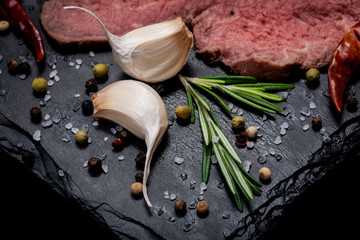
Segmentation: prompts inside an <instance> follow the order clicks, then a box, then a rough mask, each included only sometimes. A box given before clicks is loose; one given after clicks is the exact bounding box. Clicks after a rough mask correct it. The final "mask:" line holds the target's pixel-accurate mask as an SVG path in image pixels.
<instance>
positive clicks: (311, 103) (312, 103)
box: [309, 101, 316, 109]
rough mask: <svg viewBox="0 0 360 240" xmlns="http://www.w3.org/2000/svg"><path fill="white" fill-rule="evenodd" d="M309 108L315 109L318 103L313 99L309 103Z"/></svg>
mask: <svg viewBox="0 0 360 240" xmlns="http://www.w3.org/2000/svg"><path fill="white" fill-rule="evenodd" d="M309 108H310V109H315V108H316V104H315V103H314V102H313V101H311V102H310V103H309Z"/></svg>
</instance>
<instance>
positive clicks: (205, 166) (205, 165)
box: [201, 143, 211, 183]
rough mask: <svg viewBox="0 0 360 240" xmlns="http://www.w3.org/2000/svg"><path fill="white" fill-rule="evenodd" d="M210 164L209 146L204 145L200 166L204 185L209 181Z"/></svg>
mask: <svg viewBox="0 0 360 240" xmlns="http://www.w3.org/2000/svg"><path fill="white" fill-rule="evenodd" d="M210 163H211V145H210V144H209V145H206V144H205V143H204V147H203V154H202V165H201V178H202V181H203V182H204V183H207V182H208V181H209V174H210V165H211V164H210Z"/></svg>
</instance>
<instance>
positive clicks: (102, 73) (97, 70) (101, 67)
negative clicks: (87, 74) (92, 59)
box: [93, 63, 109, 79]
mask: <svg viewBox="0 0 360 240" xmlns="http://www.w3.org/2000/svg"><path fill="white" fill-rule="evenodd" d="M108 72H109V70H108V67H107V66H106V65H105V64H103V63H99V64H96V65H95V66H94V67H93V73H94V77H95V78H98V79H102V78H105V77H106V76H107V75H108Z"/></svg>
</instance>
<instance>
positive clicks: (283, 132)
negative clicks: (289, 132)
mask: <svg viewBox="0 0 360 240" xmlns="http://www.w3.org/2000/svg"><path fill="white" fill-rule="evenodd" d="M285 134H286V129H285V128H280V135H281V136H284V135H285Z"/></svg>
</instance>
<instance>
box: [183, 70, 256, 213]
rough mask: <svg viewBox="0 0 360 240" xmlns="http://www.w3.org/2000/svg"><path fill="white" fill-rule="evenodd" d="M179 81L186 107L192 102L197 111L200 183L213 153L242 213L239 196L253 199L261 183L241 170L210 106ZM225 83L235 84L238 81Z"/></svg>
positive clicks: (206, 171)
mask: <svg viewBox="0 0 360 240" xmlns="http://www.w3.org/2000/svg"><path fill="white" fill-rule="evenodd" d="M179 78H180V80H181V82H182V84H183V85H184V87H185V89H186V94H187V98H188V103H189V105H190V104H193V103H195V105H196V107H197V109H198V114H199V122H200V127H201V132H202V135H203V139H204V149H203V158H202V168H201V173H202V181H203V182H205V183H207V182H208V179H209V172H210V161H211V160H210V157H211V154H212V152H214V155H215V157H216V159H217V161H218V163H219V167H220V170H221V172H222V174H223V176H224V178H225V181H226V183H227V185H228V187H229V189H230V191H231V193H232V194H233V197H234V200H235V203H236V206H237V208H238V210H239V211H240V212H242V211H243V204H242V200H241V195H242V196H245V198H246V199H248V200H251V199H253V198H254V195H259V194H261V191H260V189H258V187H261V183H259V182H258V181H257V180H255V178H253V177H252V176H251V175H250V174H249V173H247V172H246V171H245V170H244V169H243V168H242V166H241V163H242V160H241V158H240V156H239V155H238V154H237V152H236V151H235V149H234V147H233V146H232V144H231V143H230V141H229V140H228V138H227V137H226V136H225V134H224V133H223V132H222V130H221V128H220V126H219V123H218V122H217V120H216V118H215V116H214V115H213V113H212V112H211V110H210V107H209V104H207V103H206V101H205V100H204V99H203V98H202V97H201V96H200V95H199V93H197V92H196V90H195V89H194V88H192V87H191V85H190V83H189V82H188V81H187V79H185V78H184V77H183V76H181V75H179ZM211 80H213V79H211ZM227 80H231V81H237V80H238V79H227ZM241 80H244V79H241ZM251 81H252V80H251ZM217 84H218V83H217ZM191 107H193V106H190V108H191ZM239 190H240V191H239ZM240 193H241V194H240Z"/></svg>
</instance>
